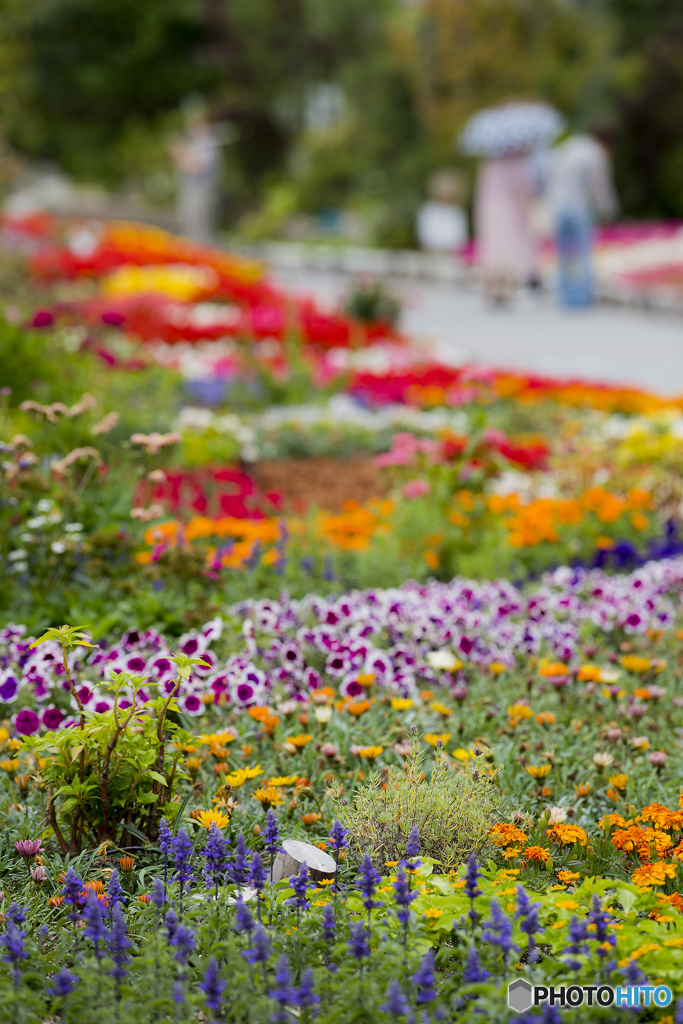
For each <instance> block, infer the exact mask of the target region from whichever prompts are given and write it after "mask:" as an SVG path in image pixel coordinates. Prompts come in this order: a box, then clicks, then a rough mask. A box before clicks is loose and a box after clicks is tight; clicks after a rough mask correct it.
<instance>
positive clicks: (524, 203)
mask: <svg viewBox="0 0 683 1024" xmlns="http://www.w3.org/2000/svg"><path fill="white" fill-rule="evenodd" d="M533 202H534V182H533V179H532V175H531V173H530V168H529V163H528V159H527V155H526V154H524V153H512V154H509V155H505V156H497V157H491V158H490V159H488V160H485V161H484V163H483V164H482V167H481V169H480V172H479V178H478V180H477V191H476V197H475V210H474V217H475V227H476V238H477V262H478V264H479V267H480V269H481V271H482V275H483V279H484V291H485V293H486V295H487V296H488V297H489V298H490V299H491V301H492V302H494V303H496V304H501V303H504V302H506V301H507V300H508V299H510V298H511V297H512V295H513V294H514V292H515V291H516V290H517V288H519V287H520V286H521V285H524V284H528V283H530V282H534V281H536V280H538V274H539V246H538V239H537V237H536V234H535V232H534V229H533V224H532V207H533Z"/></svg>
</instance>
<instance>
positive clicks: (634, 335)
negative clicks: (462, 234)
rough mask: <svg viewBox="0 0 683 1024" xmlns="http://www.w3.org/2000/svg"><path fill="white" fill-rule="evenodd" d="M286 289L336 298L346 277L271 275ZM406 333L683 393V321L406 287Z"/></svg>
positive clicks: (519, 364)
mask: <svg viewBox="0 0 683 1024" xmlns="http://www.w3.org/2000/svg"><path fill="white" fill-rule="evenodd" d="M274 276H275V277H276V278H277V279H278V280H280V281H281V282H282V283H283V284H286V285H287V286H288V287H294V288H295V289H296V290H297V291H304V292H307V293H309V294H313V295H317V296H319V297H320V298H325V299H336V298H338V297H339V296H341V295H342V294H343V293H344V292H345V290H346V289H347V287H348V278H342V277H341V276H336V275H330V274H327V273H318V272H315V271H306V272H305V275H304V274H303V273H302V272H300V271H297V272H282V271H280V272H279V273H278V272H274ZM396 290H397V291H398V292H399V294H400V295H401V296H402V297H403V299H404V301H405V302H406V310H405V314H404V318H403V321H402V327H403V329H404V330H405V331H407V332H408V333H410V334H412V335H413V336H415V337H418V338H424V339H429V340H431V342H432V343H433V349H432V350H433V352H434V355H435V356H437V357H438V358H441V359H444V360H447V361H449V362H461V361H468V362H470V361H472V362H486V363H492V364H495V365H496V366H501V367H510V368H514V369H519V370H531V371H537V372H539V373H547V374H558V375H562V376H577V377H584V378H587V379H591V380H596V381H609V382H612V383H617V384H632V385H637V386H639V387H642V388H647V389H649V390H653V391H657V392H661V393H663V394H670V395H673V394H678V393H683V319H681V318H680V317H676V316H671V317H667V316H666V315H664V314H659V313H647V312H641V311H636V310H628V309H622V308H611V307H608V306H601V307H599V308H595V309H591V310H589V311H580V312H571V313H570V312H564V311H562V310H560V309H558V308H557V307H556V306H555V305H554V304H553V303H552V301H551V300H550V299H546V300H543V301H541V302H539V303H537V304H535V305H534V304H531V303H525V302H524V300H522V301H520V302H519V303H518V304H517V305H515V306H513V307H511V308H509V309H502V310H497V309H491V308H489V307H488V306H487V305H486V304H485V302H484V300H483V298H482V297H481V295H480V294H479V293H477V292H476V291H474V290H470V289H466V288H459V287H457V286H444V285H438V284H413V283H402V284H399V285H398V286H397V289H396Z"/></svg>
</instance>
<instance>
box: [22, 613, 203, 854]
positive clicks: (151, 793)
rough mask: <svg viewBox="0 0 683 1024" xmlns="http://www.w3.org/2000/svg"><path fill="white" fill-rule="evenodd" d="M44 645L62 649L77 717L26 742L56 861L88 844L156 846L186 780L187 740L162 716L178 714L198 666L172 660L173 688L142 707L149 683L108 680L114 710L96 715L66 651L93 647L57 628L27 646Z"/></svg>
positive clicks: (117, 675)
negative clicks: (58, 854) (182, 692)
mask: <svg viewBox="0 0 683 1024" xmlns="http://www.w3.org/2000/svg"><path fill="white" fill-rule="evenodd" d="M45 641H52V642H56V643H59V644H60V645H61V647H62V652H63V663H64V670H65V675H66V678H67V681H68V685H69V689H70V691H71V695H72V697H73V700H74V703H75V704H76V705H77V707H78V710H79V712H80V723H79V725H78V727H76V728H73V729H63V730H61V731H58V732H47V733H45V734H43V735H42V736H40V737H28V738H27V739H26V741H25V749H26V750H27V751H29V752H31V753H32V754H33V755H34V757H35V758H36V760H37V762H38V766H39V767H40V769H41V786H42V787H44V788H45V789H46V790H47V798H48V803H47V820H48V822H49V823H50V826H51V828H52V831H53V832H54V834H55V837H56V839H57V842H58V844H59V846H60V849H61V851H62V853H63V854H66V853H69V854H71V855H72V856H73V855H75V854H78V853H80V852H81V850H82V849H83V848H84V847H87V846H88V845H90V844H91V843H93V842H94V843H95V844H96V845H98V846H99V845H100V844H101V843H103V842H109V843H111V844H114V845H116V844H117V843H118V845H120V846H125V845H126V843H127V841H130V838H131V837H133V836H135V837H137V838H138V839H142V840H145V839H152V840H153V839H155V838H156V834H157V828H158V822H159V818H160V816H161V814H162V813H164V814H167V815H168V814H170V813H172V809H173V808H172V807H170V806H168V805H169V803H170V802H171V799H172V797H173V794H174V787H175V784H176V783H177V781H178V780H179V779H180V778H186V775H185V773H184V770H183V767H182V764H181V763H180V762H181V758H182V752H183V747H184V746H185V744H186V743H187V742H188V741H189V739H190V735H189V733H187V732H186V731H185V730H184V729H181V728H180V727H179V726H178V725H176V724H175V723H174V722H172V721H169V719H168V714H169V712H174V711H177V710H178V705H177V702H176V700H175V695H176V693H177V691H178V688H179V686H180V683H181V680H182V679H183V678H187V677H188V676H189V674H190V667H191V665H193V664H196V663H197V661H198V660H199V659H197V658H187V657H186V656H185V655H183V654H180V655H178V656H176V657H174V658H172V659H171V660H172V661H173V662H174V663H175V665H176V667H177V675H176V678H175V680H174V682H173V688H172V689H171V691H170V693H168V694H166V693H162V694H161V696H159V697H157V698H156V699H153V700H143V699H141V698H142V694H143V693H144V691H143V686H144V685H145V684H147V685H148V687H149V686H150V685H154V684H150V683H149V682H148V679H147V677H144V676H132V675H130V674H129V673H128V672H111V675H110V678H111V684H110V686H111V689H112V691H113V707H112V709H111V711H108V712H106V713H99V714H98V713H92V712H88V711H86V710H85V708H84V707H83V704H82V702H81V698H80V695H79V691H78V690H77V689H76V687H75V685H74V683H73V679H72V676H71V671H70V668H69V663H68V660H67V651H68V650H69V649H72V648H78V647H79V646H81V647H82V646H85V647H91V646H92V644H90V643H89V642H88V639H87V637H86V636H85V635H84V634H83V633H82V632H80V631H79V630H78V629H76V628H74V627H69V626H63V627H62V628H61V629H48V630H47V631H46V633H45V634H44V636H42V637H41V638H40V640H36V641H35V642H34V644H33V646H34V647H35V646H37V645H38V644H41V643H43V642H45ZM31 714H34V713H33V712H31ZM169 741H172V742H170V743H169ZM169 746H170V749H169ZM43 759H44V760H43Z"/></svg>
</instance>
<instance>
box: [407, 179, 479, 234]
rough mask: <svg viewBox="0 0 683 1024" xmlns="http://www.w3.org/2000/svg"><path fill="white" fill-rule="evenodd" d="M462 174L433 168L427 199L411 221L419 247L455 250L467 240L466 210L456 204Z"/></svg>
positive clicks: (461, 189)
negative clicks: (413, 223)
mask: <svg viewBox="0 0 683 1024" xmlns="http://www.w3.org/2000/svg"><path fill="white" fill-rule="evenodd" d="M462 192H463V181H462V176H461V175H460V174H458V172H457V171H451V170H443V171H437V173H436V174H434V175H432V177H431V178H430V180H429V199H428V200H427V201H426V202H425V203H423V204H422V206H421V207H420V209H419V210H418V214H417V223H416V225H415V228H416V234H417V240H418V242H419V244H420V248H421V249H426V250H428V251H431V252H450V253H455V252H457V251H458V250H459V249H462V247H463V246H464V245H465V244H466V242H467V214H466V213H465V211H464V210H463V208H462V206H460V205H459V204H460V201H461V199H462Z"/></svg>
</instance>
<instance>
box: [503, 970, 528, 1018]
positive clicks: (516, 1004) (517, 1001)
mask: <svg viewBox="0 0 683 1024" xmlns="http://www.w3.org/2000/svg"><path fill="white" fill-rule="evenodd" d="M532 991H533V989H532V988H531V985H530V984H529V982H528V981H524V979H523V978H518V979H517V981H513V982H512V983H511V984H510V985H508V1006H509V1007H510V1009H511V1010H514V1011H515V1013H524V1012H525V1010H528V1009H529V1008H530V1007H531V1004H532V1003H533V999H532V998H531V993H532Z"/></svg>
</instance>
